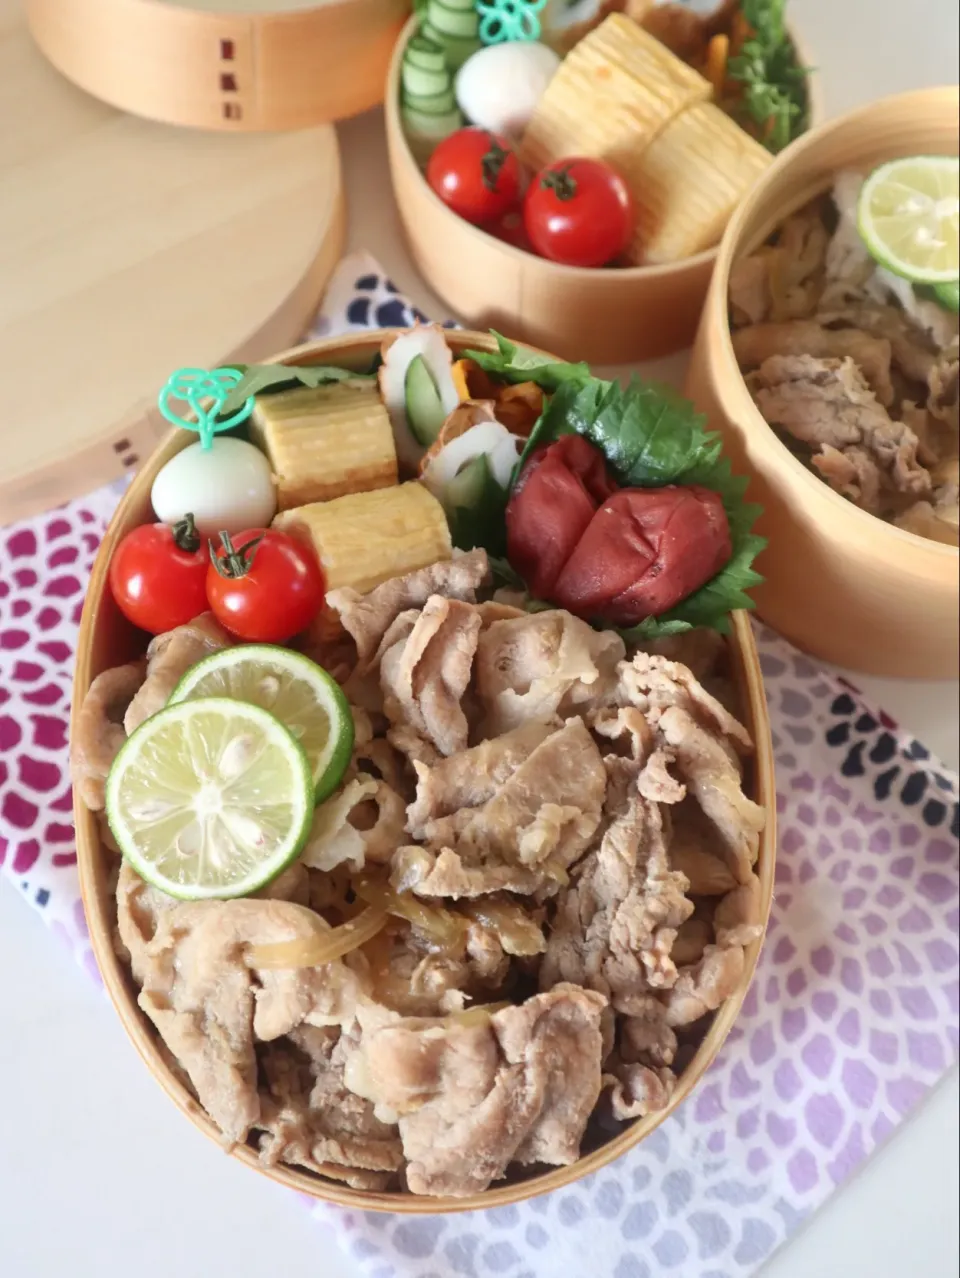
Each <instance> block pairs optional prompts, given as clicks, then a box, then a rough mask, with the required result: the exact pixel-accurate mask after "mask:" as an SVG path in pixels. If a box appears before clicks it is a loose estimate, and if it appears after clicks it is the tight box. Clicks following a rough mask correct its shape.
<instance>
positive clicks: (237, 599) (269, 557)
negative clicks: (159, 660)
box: [207, 528, 324, 643]
mask: <svg viewBox="0 0 960 1278" xmlns="http://www.w3.org/2000/svg"><path fill="white" fill-rule="evenodd" d="M220 540H221V543H222V544H221V547H220V549H219V550H218V551H216V552H215V553H214V551H213V544H212V543H211V553H210V564H209V566H208V568H207V599H208V600H209V601H210V607H211V608H212V609H213V615H214V616H215V617H216V619H217V621H219V622H220V624H221V626H223V628H224V629H225V630H229V631H230V633H231V634H234V635H236V636H237V637H238V638H239V639H249V640H251V641H253V642H254V643H285V642H286V641H287V640H288V639H292V638H293V636H294V635H296V634H299V633H300V631H301V630H304V629H306V627H307V626H308V625H309V624H310V622H311V621H312V620H313V619H314V617H315V616H316V615H317V613H318V612H319V610H320V605H321V604H322V603H323V596H324V581H323V573H322V572H321V570H320V565H319V564H318V563H317V560H316V558H315V556H314V555H313V552H312V551H311V550H310V549H309V548H308V547H307V546H304V545H302V544H301V543H300V542H299V541H296V540H295V539H294V538H293V537H289V536H287V534H286V533H282V532H275V531H274V530H273V529H271V528H267V529H263V528H251V529H249V530H248V531H247V532H242V533H239V534H238V535H237V536H236V537H233V538H231V537H230V536H229V535H227V534H226V533H221V534H220Z"/></svg>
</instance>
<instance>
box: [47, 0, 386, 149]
mask: <svg viewBox="0 0 960 1278" xmlns="http://www.w3.org/2000/svg"><path fill="white" fill-rule="evenodd" d="M26 9H27V16H28V20H29V23H30V29H31V31H32V33H33V37H34V39H35V40H36V42H37V44H38V45H39V46H40V48H41V49H42V50H43V52H44V54H45V55H46V56H47V58H49V60H50V61H51V62H52V63H53V65H54V66H55V67H56V68H57V69H58V70H59V71H60V72H62V74H63V75H65V76H66V77H67V78H68V79H70V80H72V81H73V82H74V83H75V84H77V85H79V86H80V88H81V89H85V90H86V91H87V92H88V93H90V94H92V95H93V96H94V97H97V98H101V99H102V100H103V101H104V102H109V103H110V105H111V106H115V107H119V108H120V109H121V110H123V111H131V112H132V113H133V114H135V115H143V116H146V117H148V118H149V119H151V120H161V121H163V123H165V124H181V125H192V126H194V127H196V128H201V129H223V130H227V131H232V132H259V131H267V130H274V129H302V128H307V127H309V126H310V125H315V124H327V123H329V122H331V121H333V120H343V119H346V118H347V117H349V116H352V115H357V114H359V113H360V112H361V111H366V110H368V109H369V108H370V107H373V106H377V105H378V104H379V103H380V102H381V101H382V100H383V87H384V81H385V78H386V73H387V65H388V63H389V61H390V54H391V51H392V49H393V46H394V43H395V41H396V38H397V34H398V32H399V31H400V28H401V26H402V25H403V22H404V19H405V18H406V16H407V14H408V13H409V12H410V0H182V3H181V2H180V0H26Z"/></svg>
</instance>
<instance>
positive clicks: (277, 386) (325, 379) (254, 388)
mask: <svg viewBox="0 0 960 1278" xmlns="http://www.w3.org/2000/svg"><path fill="white" fill-rule="evenodd" d="M230 367H231V368H235V369H236V370H237V371H238V372H239V373H241V374H242V377H241V378H240V381H239V382H237V384H236V386H234V388H233V390H232V391H231V392H230V394H229V395H228V396H227V398H226V400H225V402H224V404H223V407H222V408H221V409H220V416H221V417H223V416H227V415H229V414H230V413H233V412H235V411H236V410H237V409H238V408H242V407H243V405H244V404H245V403H246V401H247V400H248V399H249V398H250V396H251V395H263V394H265V393H267V392H268V391H271V392H272V391H281V390H286V389H287V388H288V387H290V386H297V385H300V386H325V385H327V384H328V383H329V382H346V381H369V380H370V379H371V377H372V374H370V373H355V372H353V371H352V370H351V369H349V368H334V367H333V366H332V365H329V364H314V365H308V366H305V367H299V366H297V365H294V364H231V365H230Z"/></svg>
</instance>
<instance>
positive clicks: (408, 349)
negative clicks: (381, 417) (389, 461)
mask: <svg viewBox="0 0 960 1278" xmlns="http://www.w3.org/2000/svg"><path fill="white" fill-rule="evenodd" d="M380 354H381V355H382V357H383V364H382V365H381V367H380V372H379V384H380V394H381V395H382V396H383V402H384V404H386V407H387V412H388V413H389V414H390V423H391V425H392V426H393V436H394V441H395V443H396V446H397V458H398V460H399V462H400V464H401V466H405V467H406V468H407V469H408V470H416V467H417V463H418V462H419V460H420V458H421V457H422V456H423V454H424V453H425V452H426V450H427V448H429V446H430V444H431V443H433V441H434V440H435V439H436V437H437V435H438V434H439V433H440V428H441V427H442V426H443V423H444V421H445V420H446V418H447V417H448V416H449V415H450V413H452V412H453V410H454V409H455V408H456V407H457V405H458V404H459V403H460V394H459V392H458V391H457V387H456V385H455V383H454V379H453V355H452V353H451V351H450V347H449V346H448V345H447V342H446V338H445V337H444V333H443V329H442V328H441V327H440V326H439V324H417V325H416V326H415V327H414V328H411V329H409V330H408V331H407V332H405V333H400V334H398V335H397V336H396V337H388V338H387V339H386V341H385V342H384V343H383V345H382V346H381V348H380Z"/></svg>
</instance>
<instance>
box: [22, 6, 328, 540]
mask: <svg viewBox="0 0 960 1278" xmlns="http://www.w3.org/2000/svg"><path fill="white" fill-rule="evenodd" d="M0 120H2V121H3V123H2V124H0V386H2V391H3V409H2V415H0V439H2V445H3V465H2V467H0V524H6V523H9V522H11V521H12V520H14V519H18V518H22V517H24V516H26V515H29V514H32V513H34V512H36V511H38V510H41V509H44V508H47V507H50V506H53V505H55V504H57V503H58V502H61V501H65V500H67V499H68V498H69V497H72V496H76V495H78V494H80V493H82V492H86V491H89V490H90V489H91V488H94V487H96V486H97V485H99V484H102V483H105V482H107V481H108V480H110V479H112V478H116V477H118V476H119V475H121V474H123V473H124V470H125V469H130V468H132V467H135V466H136V465H137V464H138V462H139V460H140V459H141V458H142V457H145V456H146V455H147V454H148V453H149V452H150V450H151V449H152V448H153V446H154V444H155V442H156V437H157V435H158V434H159V433H161V432H162V430H163V429H164V423H163V422H162V421H158V414H156V412H155V411H152V404H153V402H154V399H155V396H156V393H157V391H158V390H159V388H160V386H161V385H162V384H163V382H164V381H165V380H166V378H167V376H168V375H169V373H170V372H172V371H173V370H174V369H175V368H178V367H180V366H181V365H184V364H194V365H200V366H203V367H214V366H216V365H217V364H219V363H222V362H223V361H224V360H225V359H227V358H230V357H234V358H241V357H244V356H246V357H256V356H263V355H265V354H267V353H268V352H269V351H271V350H276V349H278V348H279V347H283V346H285V345H288V344H289V343H291V342H293V341H296V340H297V338H298V337H299V335H300V333H301V332H302V331H303V329H304V327H305V325H306V322H307V320H308V319H309V317H310V316H311V315H312V313H313V311H314V309H315V307H316V305H317V302H318V301H319V298H320V296H321V295H322V292H323V288H324V286H325V284H326V281H327V279H328V278H329V275H330V272H331V271H332V269H333V267H334V266H335V265H336V262H337V260H338V258H339V256H340V253H341V251H342V247H343V241H344V234H345V221H346V215H345V207H344V198H343V191H342V187H341V178H340V159H339V153H338V150H337V142H336V137H335V134H334V132H333V129H332V128H330V127H328V126H324V127H322V128H318V129H312V130H309V131H305V132H300V133H291V134H283V135H275V136H266V135H259V136H254V135H246V136H238V137H235V136H227V135H223V134H205V133H198V132H193V131H189V132H187V131H182V130H177V129H172V128H169V127H167V126H164V125H157V124H151V123H148V122H145V121H143V120H139V119H136V118H133V117H131V116H126V115H122V114H119V113H118V112H116V111H114V110H113V109H112V108H109V107H106V106H103V105H102V104H101V103H99V102H96V101H94V100H93V99H92V98H89V97H87V96H86V95H85V94H83V93H81V92H80V91H79V90H77V89H75V88H74V87H73V86H72V85H71V84H69V83H68V82H67V81H66V80H64V79H62V78H61V77H60V76H59V75H58V74H57V73H56V71H54V70H53V69H52V68H51V67H50V66H49V65H48V64H47V63H46V62H45V61H44V60H43V58H42V56H41V55H40V53H39V52H38V51H37V49H36V48H35V46H34V45H33V43H32V41H31V40H30V37H29V35H28V33H27V30H26V27H25V24H24V20H23V17H22V15H21V11H20V6H19V3H18V0H0ZM122 445H123V446H122Z"/></svg>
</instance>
